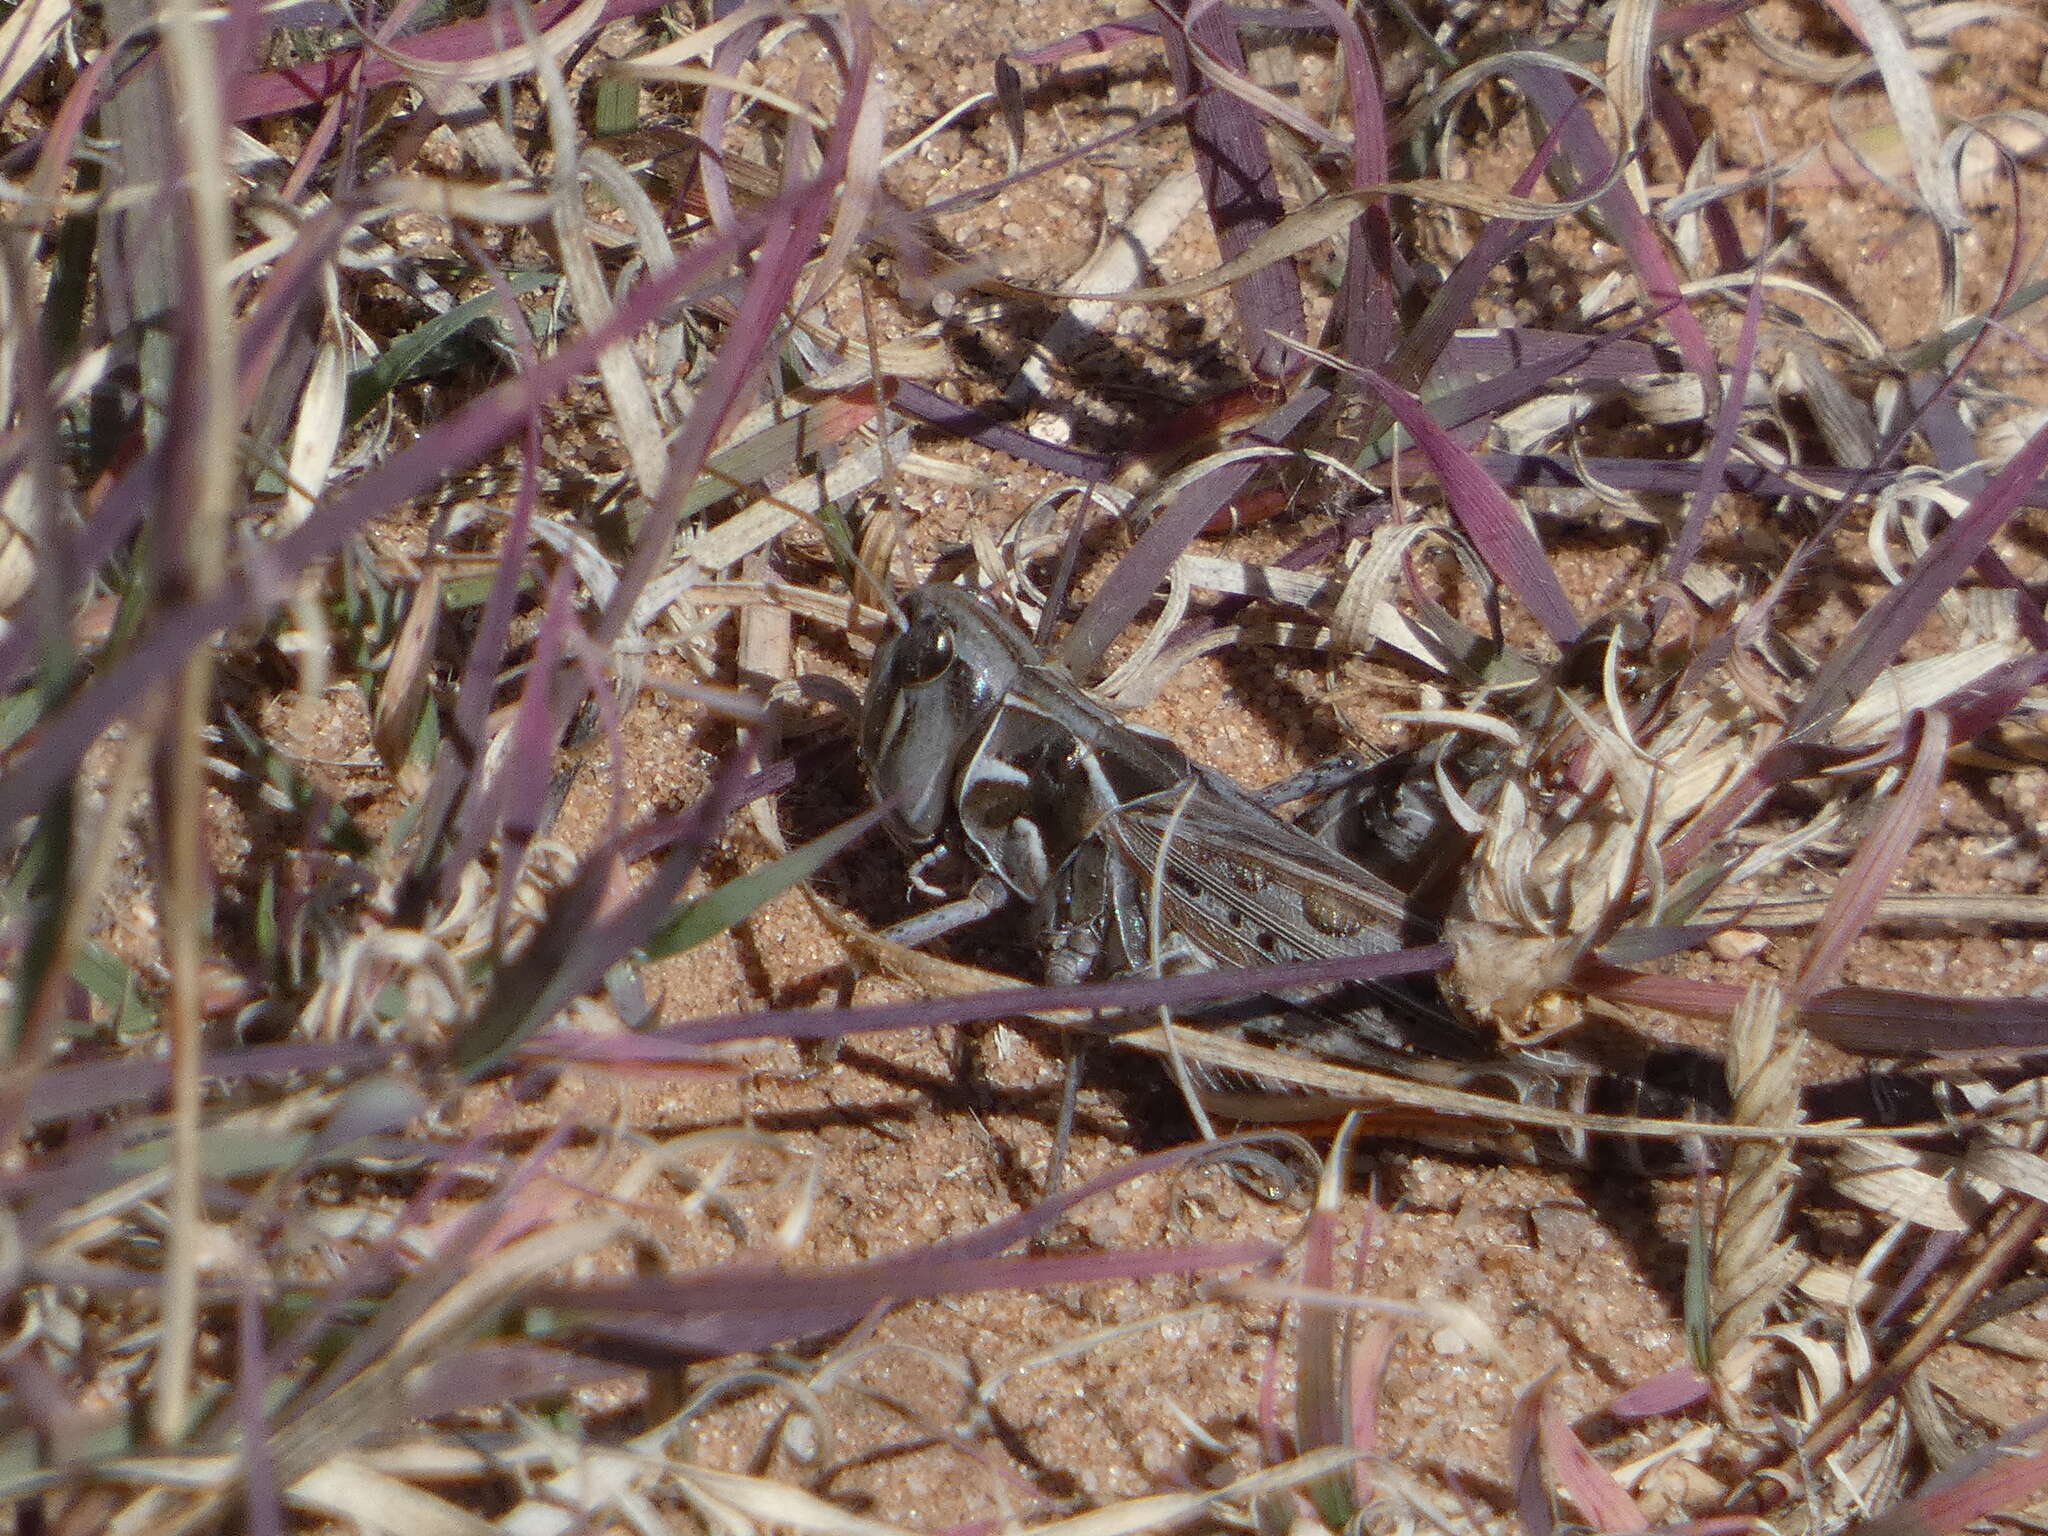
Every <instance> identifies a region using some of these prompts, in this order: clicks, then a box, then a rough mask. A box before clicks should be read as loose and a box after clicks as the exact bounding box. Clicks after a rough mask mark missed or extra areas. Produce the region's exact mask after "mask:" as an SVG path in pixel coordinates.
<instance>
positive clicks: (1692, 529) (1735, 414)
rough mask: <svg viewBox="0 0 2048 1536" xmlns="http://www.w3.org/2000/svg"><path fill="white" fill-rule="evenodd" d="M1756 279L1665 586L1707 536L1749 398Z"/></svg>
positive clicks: (1758, 303)
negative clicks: (1711, 433)
mask: <svg viewBox="0 0 2048 1536" xmlns="http://www.w3.org/2000/svg"><path fill="white" fill-rule="evenodd" d="M1761 278H1762V274H1761V273H1758V274H1755V275H1754V276H1753V277H1752V279H1751V281H1750V285H1749V302H1748V303H1747V304H1746V305H1744V307H1743V311H1742V334H1741V336H1740V337H1739V339H1738V340H1737V341H1736V344H1735V362H1734V366H1733V367H1731V368H1730V369H1729V371H1728V387H1727V389H1725V390H1723V391H1722V393H1721V403H1720V405H1719V407H1718V408H1717V409H1716V410H1715V412H1714V431H1713V435H1712V436H1711V437H1710V438H1709V439H1708V440H1707V451H1706V453H1705V455H1704V456H1703V457H1702V458H1701V460H1700V479H1699V486H1698V488H1697V489H1696V490H1695V491H1694V492H1693V497H1692V505H1691V506H1690V507H1688V508H1686V513H1685V522H1684V523H1683V524H1682V525H1681V526H1680V527H1679V530H1678V537H1677V538H1676V539H1674V540H1672V542H1671V553H1670V554H1669V555H1668V556H1667V557H1666V558H1665V562H1664V579H1665V580H1666V581H1667V582H1674V583H1675V582H1677V581H1678V580H1679V578H1680V577H1682V576H1683V575H1684V574H1685V570H1686V567H1687V566H1689V565H1691V564H1692V562H1693V558H1694V557H1695V556H1696V555H1698V554H1699V552H1700V545H1701V544H1702V543H1703V542H1704V541H1705V539H1706V536H1707V519H1708V518H1710V517H1711V516H1713V512H1714V502H1715V501H1716V500H1717V499H1718V497H1719V495H1720V490H1719V487H1720V484H1721V479H1722V472H1723V471H1724V470H1725V469H1726V468H1727V465H1728V459H1729V455H1730V454H1731V453H1732V452H1733V451H1734V448H1735V434H1736V432H1737V431H1738V430H1740V428H1741V426H1742V413H1743V408H1744V406H1745V404H1746V403H1747V400H1748V395H1749V374H1750V370H1751V369H1753V368H1754V367H1755V366H1756V349H1757V342H1758V340H1759V338H1760V337H1761V334H1762V329H1763V317H1764V285H1763V282H1762V281H1761Z"/></svg>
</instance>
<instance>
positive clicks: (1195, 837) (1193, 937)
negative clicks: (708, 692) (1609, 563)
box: [861, 583, 1711, 1161]
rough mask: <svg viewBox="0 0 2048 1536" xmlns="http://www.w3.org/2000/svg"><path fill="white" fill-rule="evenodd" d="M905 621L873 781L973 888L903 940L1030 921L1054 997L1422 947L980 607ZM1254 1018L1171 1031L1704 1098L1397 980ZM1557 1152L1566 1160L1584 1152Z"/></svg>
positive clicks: (958, 604)
mask: <svg viewBox="0 0 2048 1536" xmlns="http://www.w3.org/2000/svg"><path fill="white" fill-rule="evenodd" d="M903 611H904V626H903V628H902V629H901V630H900V631H898V632H896V633H894V634H892V635H891V636H890V637H889V638H888V639H886V640H885V641H884V642H883V643H882V645H881V646H880V648H879V649H878V651H877V653H876V656H875V662H874V668H873V672H872V674H871V676H870V679H869V683H868V690H867V697H866V700H865V705H864V709H863V719H862V726H861V755H862V758H863V760H864V762H865V764H866V768H867V774H868V779H869V784H870V787H871V789H872V791H873V793H874V795H875V797H876V799H877V800H878V801H888V802H891V803H893V805H894V806H895V810H896V817H897V821H898V825H899V830H900V832H901V833H902V834H903V836H904V837H905V838H906V839H907V841H908V842H910V843H911V844H912V845H913V846H916V847H919V848H925V849H929V850H931V851H932V852H933V853H936V852H939V851H943V850H946V849H952V850H954V851H957V852H959V853H961V854H964V855H965V856H966V857H967V858H968V859H969V860H971V861H972V862H973V863H974V864H975V865H976V866H978V868H979V869H980V870H981V871H982V878H981V879H980V880H979V881H978V882H977V885H976V889H975V891H974V892H973V893H972V894H971V895H970V896H969V897H968V898H967V899H966V900H964V901H962V902H958V903H955V904H953V905H952V906H951V907H947V908H941V909H938V910H937V912H936V913H935V914H931V915H929V917H928V918H927V919H926V920H919V919H913V920H912V921H911V922H910V923H908V924H905V925H900V926H899V929H898V936H899V937H903V938H905V939H906V940H910V939H911V938H912V936H913V935H914V936H915V939H916V940H917V941H922V940H924V939H928V938H931V937H934V936H936V935H937V934H938V933H941V932H945V931H947V930H948V929H949V928H950V927H952V926H956V925H957V924H958V923H960V922H965V921H971V920H974V919H975V918H978V917H982V916H987V915H990V914H992V913H993V912H995V911H998V910H1001V909H1003V908H1004V907H1021V908H1022V909H1023V910H1024V911H1025V912H1026V913H1027V914H1028V918H1027V923H1028V933H1029V935H1030V936H1031V937H1032V938H1033V939H1034V940H1035V942H1036V944H1037V946H1038V947H1039V948H1040V950H1041V951H1042V953H1043V954H1044V956H1045V966H1046V974H1047V979H1048V980H1049V981H1052V982H1055V983H1060V982H1069V981H1078V980H1082V979H1085V978H1088V977H1101V976H1122V975H1142V974H1151V973H1161V974H1171V973H1174V972H1178V971H1186V970H1190V969H1221V968H1228V967H1242V966H1252V965H1260V964H1270V963H1274V962H1280V961H1302V960H1316V959H1329V958H1337V957H1343V956H1353V955H1374V954H1384V953H1389V952H1391V951H1393V950H1396V949H1399V948H1401V947H1403V946H1404V945H1405V944H1409V943H1414V942H1427V941H1428V939H1429V938H1430V937H1431V934H1430V931H1429V925H1428V923H1427V922H1426V920H1425V919H1424V918H1422V917H1421V916H1420V915H1418V914H1417V913H1416V912H1414V911H1412V910H1411V908H1410V904H1409V902H1408V901H1407V899H1406V898H1405V897H1404V896H1403V894H1402V893H1401V892H1400V891H1399V890H1398V889H1396V888H1395V887H1394V886H1393V885H1391V884H1390V883H1388V882H1387V881H1386V880H1385V879H1383V878H1381V877H1380V876H1378V875H1375V874H1373V873H1372V872H1371V871H1369V870H1367V869H1366V868H1364V867H1363V866H1362V865H1360V864H1358V863H1356V862H1354V861H1353V860H1352V859H1349V858H1347V857H1345V856H1344V855H1342V854H1340V853H1338V852H1336V851H1335V850H1334V849H1333V848H1332V847H1330V846H1329V845H1327V844H1326V843H1324V842H1322V841H1319V840H1318V839H1317V838H1315V837H1312V836H1310V835H1309V834H1308V833H1307V832H1305V831H1303V830H1302V829H1301V828H1299V827H1297V826H1295V825H1294V824H1293V823H1291V822H1288V821H1285V820H1283V819H1281V818H1280V817H1279V816H1277V815H1275V814H1274V813H1273V812H1271V811H1270V810H1268V809H1267V808H1266V807H1265V806H1264V805H1262V804H1260V803H1259V801H1257V800H1256V799H1254V798H1253V797H1252V796H1251V795H1249V794H1247V793H1246V792H1245V791H1244V790H1243V789H1241V788H1240V787H1239V786H1238V785H1237V784H1236V783H1234V782H1233V781H1232V780H1231V779H1230V778H1229V777H1227V776H1226V775H1224V774H1222V773H1220V772H1218V771H1216V770H1215V769H1213V768H1209V767H1206V766H1204V765H1203V764H1201V763H1198V762H1196V761H1195V760H1194V759H1192V758H1190V757H1189V756H1188V755H1187V754H1186V753H1184V752H1182V751H1181V750H1180V749H1179V748H1178V747H1176V746H1175V745H1174V744H1173V743H1172V742H1170V741H1168V740H1167V739H1165V738H1164V737H1162V736H1158V735H1156V734H1154V733H1152V732H1150V731H1146V730H1142V729H1139V728H1137V727H1134V726H1132V725H1129V724H1127V723H1125V722H1124V721H1122V720H1121V719H1119V718H1117V716H1116V715H1114V714H1113V713H1112V712H1111V711H1110V710H1108V709H1107V708H1106V707H1104V706H1103V705H1102V704H1101V703H1099V702H1097V701H1096V700H1095V699H1093V698H1091V697H1090V696H1089V695H1088V694H1087V692H1085V691H1084V690H1083V689H1082V688H1081V687H1080V686H1079V685H1078V684H1077V683H1076V682H1075V681H1074V679H1073V678H1072V677H1071V676H1069V675H1068V674H1067V673H1066V672H1065V671H1064V670H1062V669H1061V668H1059V667H1058V666H1056V665H1054V664H1053V663H1051V662H1048V661H1046V660H1045V659H1043V658H1042V657H1041V656H1040V655H1039V654H1038V652H1037V651H1036V649H1035V648H1034V647H1033V646H1032V644H1031V642H1030V641H1029V640H1028V639H1027V638H1026V637H1025V635H1024V634H1023V633H1022V632H1021V631H1020V630H1019V629H1017V627H1016V626H1015V625H1013V624H1011V623H1010V622H1009V621H1008V620H1007V619H1005V618H1003V617H1002V616H1001V615H1000V614H999V613H997V612H996V611H995V609H994V608H992V607H991V606H990V605H989V604H988V603H987V602H986V601H984V600H983V599H982V598H980V597H979V596H977V595H976V594H974V593H972V592H970V591H968V590H966V589H965V588H962V587H957V586H952V585H948V584H943V583H933V584H931V585H927V586H924V587H920V588H918V589H917V590H915V591H913V592H912V593H910V594H909V596H908V597H907V598H905V599H904V602H903ZM921 862H922V861H921ZM1259 1002H1260V1009H1259V1011H1258V1014H1257V1016H1256V1017H1254V1018H1252V1019H1251V1020H1249V1021H1246V1020H1245V1019H1244V1018H1243V1017H1242V1015H1243V1010H1241V1009H1240V1010H1236V1012H1235V1013H1234V1014H1233V1015H1232V1016H1230V1017H1228V1018H1225V1017H1223V1016H1222V1015H1220V1014H1219V1015H1210V1014H1197V1015H1195V1016H1194V1017H1193V1018H1190V1019H1188V1020H1186V1021H1184V1022H1187V1023H1190V1024H1193V1025H1197V1026H1204V1025H1212V1026H1214V1027H1229V1028H1232V1029H1234V1030H1237V1031H1238V1032H1240V1033H1244V1034H1247V1035H1250V1036H1251V1037H1253V1038H1256V1039H1258V1040H1260V1041H1261V1043H1266V1044H1273V1045H1278V1046H1280V1047H1282V1048H1284V1049H1287V1050H1291V1051H1297V1052H1304V1053H1307V1054H1310V1055H1313V1056H1316V1057H1319V1058H1322V1059H1325V1060H1329V1061H1333V1062H1336V1063H1338V1064H1341V1065H1345V1066H1355V1067H1364V1068H1368V1069H1371V1070H1376V1071H1382V1072H1392V1073H1397V1074H1401V1075H1404V1076H1408V1077H1410V1078H1415V1079H1420V1080H1424V1081H1430V1082H1435V1083H1440V1084H1447V1085H1450V1086H1458V1087H1475V1088H1478V1089H1479V1090H1480V1091H1484V1092H1488V1093H1492V1094H1494V1095H1496V1096H1499V1095H1502V1094H1505V1095H1506V1096H1508V1097H1511V1098H1514V1099H1516V1100H1519V1101H1521V1102H1524V1103H1538V1104H1542V1105H1544V1106H1546V1107H1556V1108H1584V1107H1588V1106H1594V1107H1599V1108H1602V1109H1612V1108H1618V1109H1620V1110H1621V1112H1655V1110H1658V1109H1663V1110H1670V1109H1674V1108H1675V1109H1677V1110H1679V1111H1680V1112H1683V1113H1686V1114H1687V1116H1688V1117H1691V1114H1692V1112H1693V1111H1694V1107H1695V1104H1696V1102H1697V1100H1698V1098H1699V1096H1700V1095H1699V1093H1697V1092H1695V1091H1694V1088H1693V1085H1692V1084H1691V1082H1690V1081H1688V1084H1687V1087H1686V1089H1685V1091H1684V1092H1683V1093H1682V1094H1681V1093H1674V1092H1658V1091H1657V1090H1654V1089H1648V1088H1646V1087H1645V1086H1644V1085H1643V1084H1641V1083H1639V1082H1623V1081H1620V1080H1617V1079H1615V1078H1614V1077H1613V1076H1612V1074H1610V1073H1608V1072H1606V1071H1605V1070H1604V1069H1603V1068H1600V1067H1597V1066H1595V1065H1593V1064H1592V1063H1590V1062H1588V1061H1587V1060H1585V1059H1583V1058H1581V1057H1579V1056H1576V1055H1574V1054H1572V1053H1570V1052H1568V1051H1565V1050H1558V1049H1545V1050H1519V1051H1512V1052H1509V1051H1504V1050H1503V1049H1502V1048H1501V1046H1500V1045H1499V1043H1498V1041H1497V1040H1496V1039H1495V1038H1493V1037H1490V1036H1487V1035H1484V1034H1482V1033H1481V1032H1480V1031H1478V1030H1476V1029H1474V1028H1473V1027H1471V1026H1470V1025H1468V1024H1466V1023H1464V1022H1463V1021H1462V1020H1460V1019H1459V1018H1457V1017H1456V1016H1455V1015H1454V1014H1452V1013H1451V1012H1450V1011H1449V1010H1448V1009H1447V1008H1446V1007H1444V1006H1443V1004H1442V1003H1441V1002H1440V1001H1439V1000H1438V999H1437V998H1436V997H1435V996H1434V995H1433V994H1432V993H1431V992H1430V991H1428V990H1425V989H1424V988H1423V987H1422V986H1419V985H1415V984H1413V983H1408V982H1405V981H1403V982H1379V983H1350V984H1345V985H1342V986H1339V987H1330V988H1320V989H1299V990H1295V991H1291V992H1289V993H1288V994H1286V995H1284V996H1278V997H1272V998H1267V999H1262V1000H1259ZM1690 1075H1696V1074H1689V1076H1690ZM1707 1091H1709V1092H1710V1091H1711V1090H1707ZM1657 1100H1661V1101H1663V1102H1660V1103H1655V1104H1654V1106H1653V1104H1652V1103H1651V1102H1649V1101H1657ZM1710 1117H1711V1116H1710ZM1580 1140H1581V1142H1582V1141H1583V1138H1581V1139H1580ZM1564 1150H1565V1155H1566V1157H1567V1158H1568V1159H1569V1160H1572V1161H1579V1160H1582V1159H1583V1156H1584V1154H1585V1150H1586V1149H1585V1147H1584V1146H1583V1145H1578V1144H1574V1145H1570V1146H1567V1147H1566V1148H1565V1149H1564Z"/></svg>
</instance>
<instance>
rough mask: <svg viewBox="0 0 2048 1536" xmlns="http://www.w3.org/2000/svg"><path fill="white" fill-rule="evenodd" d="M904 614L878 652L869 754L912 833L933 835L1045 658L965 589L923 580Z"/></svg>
mask: <svg viewBox="0 0 2048 1536" xmlns="http://www.w3.org/2000/svg"><path fill="white" fill-rule="evenodd" d="M903 614H904V628H903V630H902V632H901V633H900V634H894V635H891V636H890V637H889V638H888V639H887V640H885V641H883V642H882V644H881V646H880V648H878V649H877V650H876V652H875V663H874V669H873V671H872V672H870V673H869V675H868V691H867V699H866V702H865V704H864V706H863V708H862V711H861V732H860V755H861V760H862V761H863V762H864V763H865V764H866V765H867V773H868V787H869V789H870V790H871V791H872V792H873V794H874V796H875V798H876V799H877V800H885V799H888V798H890V797H891V796H893V797H894V798H895V800H896V811H897V814H898V815H899V816H900V817H901V818H902V821H903V825H904V828H905V830H907V831H908V832H909V834H910V836H911V838H912V839H913V840H914V841H916V842H919V843H929V842H931V841H933V840H934V839H935V838H937V837H938V836H939V834H940V833H941V832H942V831H943V830H944V829H945V824H946V818H947V816H948V814H949V813H950V812H951V810H952V808H953V797H954V785H955V781H956V779H957V778H958V776H959V772H960V769H961V768H962V767H963V766H964V765H965V764H966V762H967V760H968V758H969V756H970V755H971V754H972V752H973V751H974V748H975V746H976V744H977V743H978V742H979V741H980V739H981V735H982V732H983V731H984V730H986V729H987V727H988V723H989V719H990V717H991V716H992V715H993V714H994V712H995V710H996V708H997V707H998V706H999V705H1000V704H1001V703H1002V701H1003V699H1004V697H1005V696H1006V695H1007V694H1008V693H1009V692H1010V689H1011V688H1012V686H1013V685H1014V684H1015V683H1016V682H1017V680H1018V678H1019V677H1021V676H1022V674H1023V673H1024V671H1025V669H1026V668H1028V667H1029V666H1031V665H1032V663H1033V662H1034V661H1035V660H1036V657H1035V655H1034V653H1033V651H1032V649H1031V644H1030V642H1029V641H1028V640H1026V639H1025V638H1024V636H1023V635H1022V634H1021V633H1019V632H1018V631H1017V630H1016V629H1015V628H1014V627H1013V626H1011V625H1010V624H1009V623H1008V621H1006V620H1005V619H1003V618H1002V616H1001V615H999V614H998V613H997V612H996V611H995V610H994V609H993V608H991V607H989V606H988V604H987V603H985V602H983V601H982V600H981V598H979V597H977V596H976V595H975V594H974V593H972V592H969V591H967V590H966V589H965V588H962V587H955V586H949V585H946V584H944V583H939V582H934V583H932V584H931V585H929V586H923V587H919V588H918V589H917V590H916V591H915V592H912V593H911V594H910V595H909V596H908V597H906V598H904V600H903Z"/></svg>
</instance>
